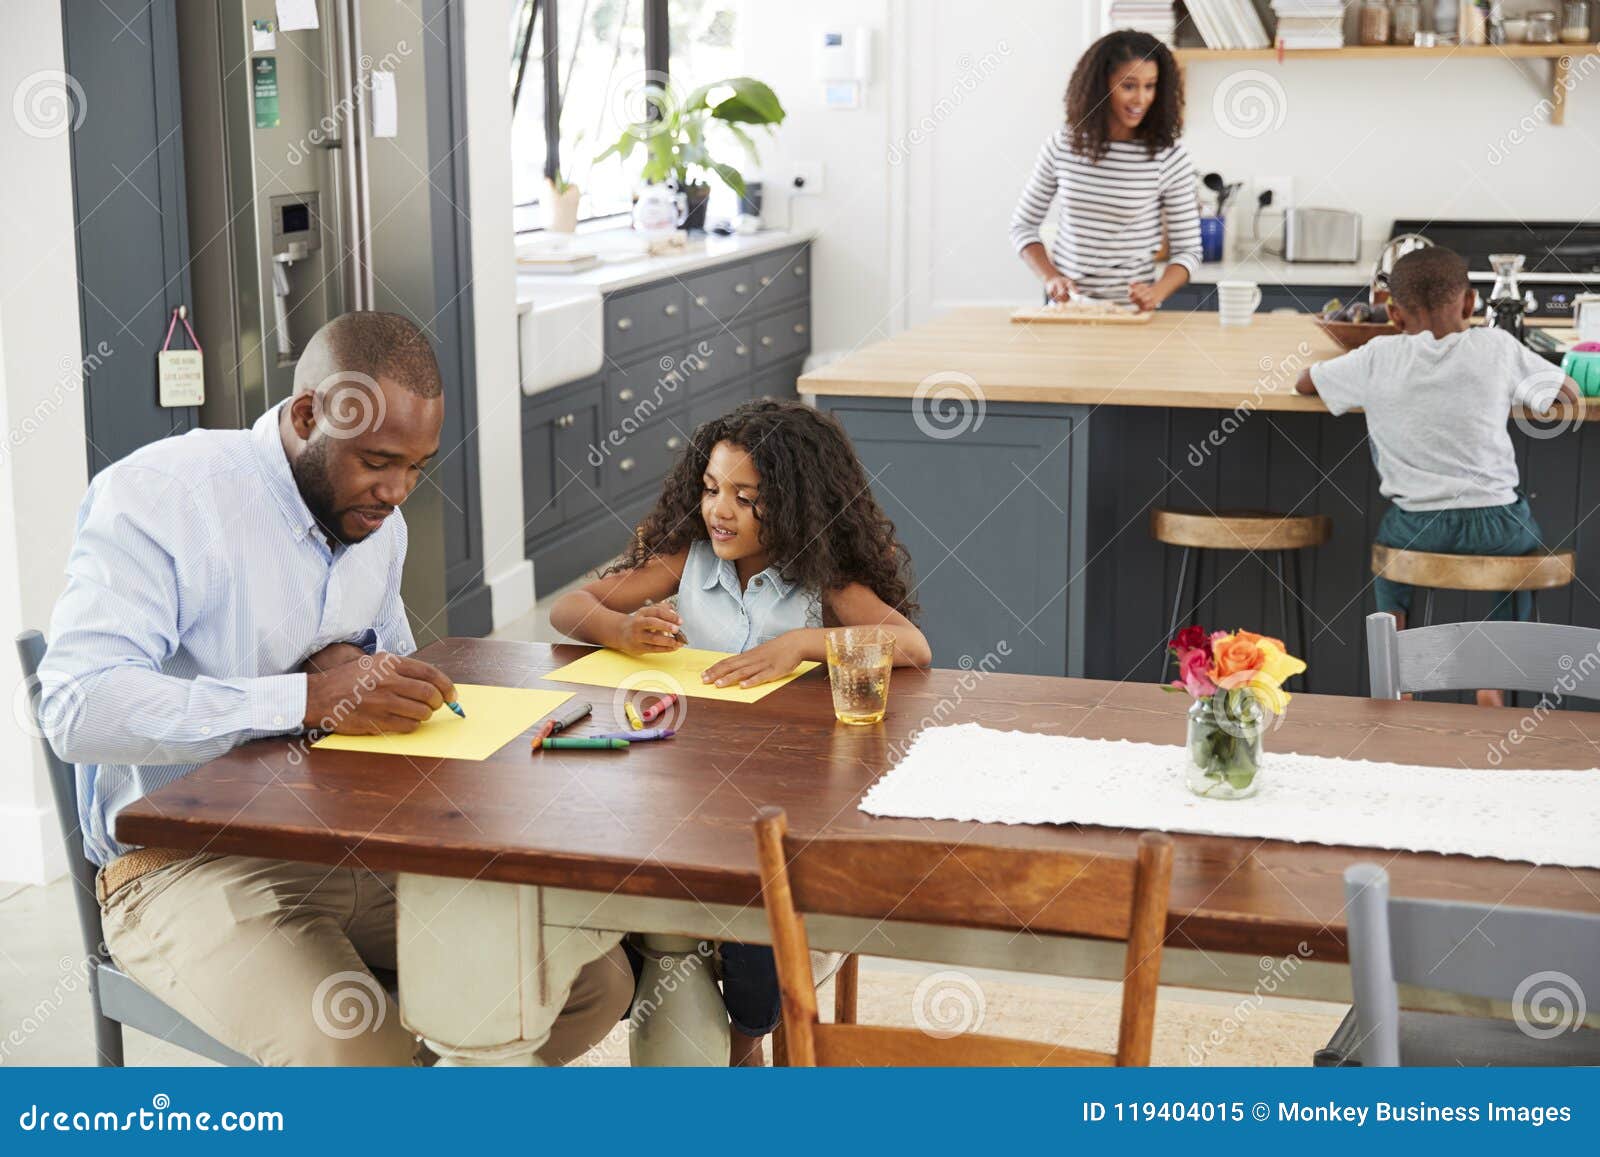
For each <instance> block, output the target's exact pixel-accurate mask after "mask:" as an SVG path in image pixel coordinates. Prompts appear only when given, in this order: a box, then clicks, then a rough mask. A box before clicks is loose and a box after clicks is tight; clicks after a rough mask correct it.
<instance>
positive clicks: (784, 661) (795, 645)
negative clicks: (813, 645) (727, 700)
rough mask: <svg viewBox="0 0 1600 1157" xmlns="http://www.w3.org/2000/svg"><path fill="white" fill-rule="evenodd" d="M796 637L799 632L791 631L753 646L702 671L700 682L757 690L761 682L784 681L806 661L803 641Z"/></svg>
mask: <svg viewBox="0 0 1600 1157" xmlns="http://www.w3.org/2000/svg"><path fill="white" fill-rule="evenodd" d="M796 635H797V632H795V631H790V632H788V633H787V634H782V635H779V636H778V637H777V638H776V639H773V640H771V641H770V642H766V643H762V644H761V645H760V646H759V647H751V648H750V649H749V650H748V651H746V652H745V653H744V654H742V655H729V656H728V657H727V658H726V659H723V660H721V661H720V662H716V663H713V664H711V666H709V667H707V668H706V669H705V670H704V671H703V672H701V675H700V679H701V682H704V683H713V684H715V685H716V686H718V687H730V686H733V685H734V684H738V685H739V686H740V687H754V686H756V685H757V684H759V683H770V682H772V681H773V680H774V679H782V678H783V677H784V676H785V675H787V674H789V672H791V671H793V670H794V669H795V668H796V667H798V666H799V665H800V661H801V660H802V659H804V658H805V655H804V653H803V648H802V647H801V641H800V639H799V638H797V637H796Z"/></svg>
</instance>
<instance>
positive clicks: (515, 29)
mask: <svg viewBox="0 0 1600 1157" xmlns="http://www.w3.org/2000/svg"><path fill="white" fill-rule="evenodd" d="M739 8H740V0H520V2H519V3H518V4H517V5H516V7H515V9H514V11H513V14H512V24H511V88H512V102H513V103H512V114H511V166H512V169H511V185H512V199H513V202H514V204H515V207H516V208H515V212H516V227H517V231H518V232H526V231H528V230H533V229H537V228H539V198H540V197H541V196H543V195H544V189H545V185H544V182H545V178H546V177H553V176H555V175H556V174H557V173H559V174H560V176H561V177H562V178H564V179H565V180H566V181H568V182H570V183H573V184H576V185H577V186H578V187H579V189H581V190H582V195H581V197H580V199H579V202H578V220H579V221H580V222H582V221H596V220H600V219H603V218H606V217H617V218H620V217H622V216H624V215H626V214H627V213H628V212H629V211H630V210H631V208H632V205H633V192H634V189H635V187H636V185H637V183H638V174H639V166H640V164H641V163H642V160H643V157H642V154H639V153H636V154H635V155H634V156H633V157H630V158H629V161H628V163H627V165H624V164H623V163H622V162H621V161H620V160H619V159H618V158H617V157H615V156H612V157H608V158H607V159H606V160H604V161H602V162H601V163H600V164H598V165H596V164H594V162H593V161H592V159H591V158H593V157H594V156H595V155H596V154H598V153H600V152H603V151H604V150H605V148H606V146H607V145H610V144H611V143H612V142H613V141H615V140H616V139H617V137H618V135H620V134H621V132H622V130H623V128H624V127H625V126H626V125H627V124H629V123H631V122H633V121H637V120H641V119H643V117H644V115H645V103H644V99H643V90H644V87H645V85H646V84H647V83H648V84H665V85H666V86H667V87H668V90H669V91H670V92H673V93H677V94H679V95H680V96H681V95H682V94H683V93H686V92H688V91H689V90H690V89H692V88H693V87H694V86H695V85H697V84H701V83H704V82H705V81H706V80H715V79H718V78H720V77H723V76H734V75H737V74H738V72H739V71H740V69H739V59H740V54H739V51H738V37H737V32H738V18H739Z"/></svg>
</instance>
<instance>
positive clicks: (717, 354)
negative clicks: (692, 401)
mask: <svg viewBox="0 0 1600 1157" xmlns="http://www.w3.org/2000/svg"><path fill="white" fill-rule="evenodd" d="M693 344H694V348H693V351H692V352H691V353H690V354H689V355H688V356H687V357H686V358H685V359H684V363H683V366H684V369H685V371H686V373H685V377H686V378H687V379H688V386H689V396H690V397H691V398H696V397H699V396H701V395H704V394H708V393H711V392H712V391H714V390H720V389H721V388H722V387H723V386H725V385H727V384H728V383H729V382H731V381H733V380H734V379H735V378H742V377H745V376H746V375H748V374H749V373H750V369H751V367H752V366H753V365H754V362H755V345H756V330H755V326H753V325H745V326H739V327H738V328H736V329H732V330H727V329H722V330H718V331H717V332H716V333H714V334H707V335H706V336H704V337H702V338H700V339H698V340H697V341H695V342H694V343H693Z"/></svg>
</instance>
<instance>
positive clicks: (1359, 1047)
mask: <svg viewBox="0 0 1600 1157" xmlns="http://www.w3.org/2000/svg"><path fill="white" fill-rule="evenodd" d="M1344 892H1345V907H1346V912H1347V925H1348V928H1349V938H1350V939H1349V944H1350V979H1351V987H1352V989H1353V991H1354V995H1355V1004H1354V1005H1353V1006H1352V1007H1351V1009H1350V1012H1349V1014H1347V1015H1346V1016H1345V1018H1344V1021H1343V1023H1341V1024H1340V1025H1339V1028H1338V1030H1337V1031H1336V1032H1335V1033H1334V1035H1333V1038H1332V1039H1331V1040H1330V1041H1329V1042H1328V1045H1327V1047H1326V1048H1324V1049H1323V1050H1322V1051H1320V1052H1319V1053H1318V1054H1317V1056H1316V1063H1317V1064H1318V1065H1323V1066H1354V1065H1361V1066H1365V1067H1393V1066H1396V1065H1407V1066H1417V1065H1600V1031H1597V1030H1595V1029H1591V1028H1585V1027H1583V1023H1582V1020H1583V1016H1584V1012H1585V1010H1588V1009H1590V1008H1592V1007H1595V1006H1600V916H1596V915H1592V914H1588V913H1579V912H1552V911H1546V910H1544V909H1540V908H1513V907H1509V906H1507V905H1504V904H1492V905H1491V904H1465V903H1460V902H1457V901H1452V900H1412V899H1404V898H1399V897H1393V896H1390V894H1389V874H1388V873H1387V872H1385V871H1384V870H1383V869H1382V868H1381V867H1379V866H1378V865H1377V864H1370V863H1369V864H1353V865H1351V867H1349V868H1347V869H1346V870H1345V874H1344ZM1401 984H1408V985H1415V986H1418V987H1422V988H1429V989H1433V990H1435V991H1440V992H1450V993H1457V994H1462V995H1466V996H1477V997H1486V998H1490V999H1498V1000H1506V1001H1510V1002H1512V1004H1513V1006H1523V1007H1526V1008H1531V1009H1532V1010H1533V1015H1528V1014H1527V1013H1525V1012H1524V1011H1523V1007H1518V1008H1517V1013H1518V1015H1517V1016H1515V1017H1514V1018H1513V1019H1512V1020H1503V1019H1498V1018H1490V1017H1473V1016H1458V1015H1454V1014H1450V1013H1436V1012H1408V1011H1402V1010H1401V1009H1400V1003H1399V992H1398V988H1397V986H1398V985H1401Z"/></svg>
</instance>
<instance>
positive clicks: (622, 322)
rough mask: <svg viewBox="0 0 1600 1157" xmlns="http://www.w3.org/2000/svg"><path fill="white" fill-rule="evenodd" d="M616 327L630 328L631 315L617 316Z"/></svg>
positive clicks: (631, 325) (631, 322) (631, 323)
mask: <svg viewBox="0 0 1600 1157" xmlns="http://www.w3.org/2000/svg"><path fill="white" fill-rule="evenodd" d="M617 328H618V329H632V328H633V318H631V317H619V318H617Z"/></svg>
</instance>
